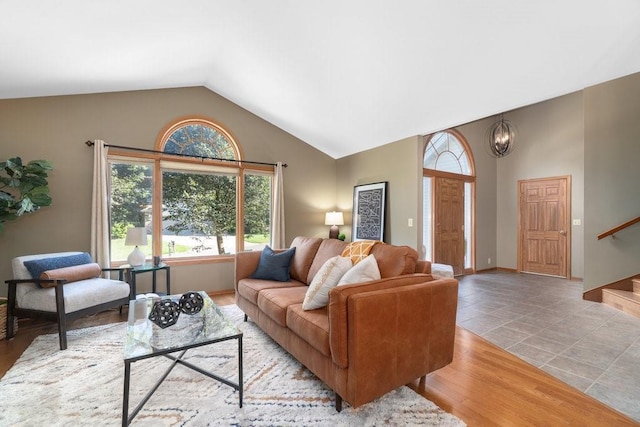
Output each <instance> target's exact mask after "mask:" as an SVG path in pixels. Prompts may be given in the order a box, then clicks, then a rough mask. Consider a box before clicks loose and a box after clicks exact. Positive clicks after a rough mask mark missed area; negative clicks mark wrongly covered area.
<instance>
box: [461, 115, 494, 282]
mask: <svg viewBox="0 0 640 427" xmlns="http://www.w3.org/2000/svg"><path fill="white" fill-rule="evenodd" d="M493 122H494V118H489V119H483V120H478V121H475V122H472V123H468V124H466V125H462V126H458V127H457V128H456V130H457V131H458V132H460V133H461V134H462V135H463V136H464V138H465V139H466V140H467V143H468V144H469V148H470V149H471V154H472V155H473V162H474V164H475V174H476V186H475V188H476V194H475V219H476V220H475V224H476V228H475V238H476V253H475V266H476V269H477V270H485V269H488V268H495V267H496V266H497V265H498V259H497V258H498V257H497V248H496V216H497V208H498V206H497V200H496V199H497V197H496V159H495V158H494V157H492V156H490V155H489V153H488V150H487V148H486V145H485V134H486V133H487V129H489V127H490V126H491V125H492V124H493ZM489 258H490V259H491V262H489Z"/></svg>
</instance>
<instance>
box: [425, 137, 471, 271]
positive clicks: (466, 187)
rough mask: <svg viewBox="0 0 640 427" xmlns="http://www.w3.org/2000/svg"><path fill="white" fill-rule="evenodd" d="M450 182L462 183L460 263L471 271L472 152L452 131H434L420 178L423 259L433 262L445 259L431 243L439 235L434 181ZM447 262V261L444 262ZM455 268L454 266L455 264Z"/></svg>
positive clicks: (428, 140)
mask: <svg viewBox="0 0 640 427" xmlns="http://www.w3.org/2000/svg"><path fill="white" fill-rule="evenodd" d="M441 178H443V179H450V180H458V181H463V182H464V183H463V187H462V191H463V194H464V196H463V198H464V203H463V204H461V205H460V206H461V207H462V209H463V211H462V212H459V214H460V215H461V216H462V221H463V223H464V230H463V235H462V239H463V240H464V241H463V242H461V243H462V246H463V248H464V259H463V260H461V264H462V265H463V267H464V269H472V268H473V260H472V256H473V251H472V249H473V233H472V230H473V223H472V212H473V192H474V187H473V186H474V184H475V176H474V170H473V160H472V158H471V150H470V149H469V148H468V145H467V143H466V141H465V140H464V137H463V136H462V135H461V134H459V133H458V132H455V131H453V130H447V131H444V132H437V133H435V134H433V135H431V136H430V137H428V138H427V144H426V147H425V152H424V163H423V178H422V203H423V206H422V242H423V243H422V245H423V252H424V257H425V259H428V260H434V259H440V258H443V257H444V258H446V256H445V255H443V254H442V253H441V252H438V250H437V248H434V242H435V241H436V240H437V238H436V235H435V233H437V232H438V230H439V228H438V226H437V224H434V223H437V222H438V219H437V218H436V216H437V215H436V214H435V212H438V211H439V207H438V206H436V200H437V197H436V195H435V194H434V191H435V188H436V185H435V184H436V179H441ZM447 262H450V261H449V260H447ZM454 267H455V265H454Z"/></svg>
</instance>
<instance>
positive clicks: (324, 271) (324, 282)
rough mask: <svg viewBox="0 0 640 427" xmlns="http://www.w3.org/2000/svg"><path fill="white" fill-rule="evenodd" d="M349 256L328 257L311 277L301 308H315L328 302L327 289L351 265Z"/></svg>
mask: <svg viewBox="0 0 640 427" xmlns="http://www.w3.org/2000/svg"><path fill="white" fill-rule="evenodd" d="M352 265H353V264H352V263H351V258H345V257H341V256H334V257H333V258H329V259H328V260H327V261H326V262H325V263H324V264H322V267H320V270H318V272H317V273H316V275H315V276H314V277H313V280H312V281H311V283H310V284H309V289H307V293H306V294H305V296H304V301H303V302H302V309H303V310H315V309H316V308H322V307H325V306H326V305H327V304H329V291H330V290H331V289H332V288H334V287H335V286H336V285H337V284H338V280H340V278H341V277H342V275H343V274H344V273H346V272H347V271H348V270H349V269H350V268H351V266H352Z"/></svg>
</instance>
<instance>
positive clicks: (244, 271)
mask: <svg viewBox="0 0 640 427" xmlns="http://www.w3.org/2000/svg"><path fill="white" fill-rule="evenodd" d="M261 253H262V251H243V252H237V253H236V255H235V277H234V288H235V289H236V291H237V290H238V282H239V281H240V280H242V279H246V278H247V277H249V276H251V275H252V274H253V272H254V271H256V268H258V264H259V263H260V254H261Z"/></svg>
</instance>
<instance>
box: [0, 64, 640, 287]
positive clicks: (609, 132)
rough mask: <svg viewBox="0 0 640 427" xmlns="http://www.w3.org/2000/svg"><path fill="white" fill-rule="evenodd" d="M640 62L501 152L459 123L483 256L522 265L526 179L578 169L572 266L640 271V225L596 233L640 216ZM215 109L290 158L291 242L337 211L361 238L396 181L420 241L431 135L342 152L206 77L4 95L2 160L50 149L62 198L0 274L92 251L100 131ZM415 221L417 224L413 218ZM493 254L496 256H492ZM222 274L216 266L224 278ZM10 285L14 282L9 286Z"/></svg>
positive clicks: (31, 222)
mask: <svg viewBox="0 0 640 427" xmlns="http://www.w3.org/2000/svg"><path fill="white" fill-rule="evenodd" d="M639 100H640V74H636V75H632V76H628V77H625V78H623V79H618V80H614V81H612V82H608V83H605V84H602V85H598V86H594V87H591V88H587V89H585V90H584V91H581V92H576V93H572V94H569V95H566V96H562V97H559V98H555V99H551V100H549V101H545V102H541V103H539V104H535V105H532V106H529V107H525V108H520V109H518V110H514V111H512V112H510V113H508V114H506V118H507V119H509V120H511V121H512V122H513V123H514V124H515V125H516V126H517V128H518V132H519V133H518V146H517V147H516V150H515V151H514V152H513V153H511V154H510V155H509V156H507V157H505V158H503V159H494V158H492V157H490V156H489V155H488V154H487V152H486V148H485V145H484V144H485V142H484V138H485V133H486V131H487V129H488V128H489V126H490V125H491V124H492V122H493V121H494V119H495V118H493V117H492V118H487V119H483V120H478V121H475V122H472V123H469V124H465V125H462V126H459V127H457V130H458V131H460V132H461V133H462V134H463V135H464V137H465V138H466V139H467V141H468V143H469V145H470V148H471V150H472V154H473V157H474V162H475V165H476V175H477V184H476V213H475V214H476V223H477V227H476V230H475V235H476V242H477V244H476V268H477V269H480V270H481V269H485V268H490V267H495V266H498V267H504V268H516V267H517V193H516V189H517V182H518V180H520V179H531V178H542V177H549V176H560V175H570V176H571V179H572V181H571V182H572V192H571V194H572V199H571V203H572V207H571V218H572V219H579V220H580V221H581V225H580V226H572V229H571V240H572V245H571V247H572V259H571V274H572V276H573V277H583V278H584V282H585V285H584V287H585V290H589V289H592V288H594V287H597V286H601V285H604V284H607V283H610V282H613V281H615V280H618V279H620V278H624V277H628V276H631V275H634V274H637V272H638V268H637V267H636V264H637V259H639V256H640V238H639V236H638V233H640V226H638V225H636V226H634V227H632V228H630V229H628V230H627V231H625V232H623V233H620V234H619V235H617V239H615V240H613V239H607V240H605V241H597V240H596V238H595V236H596V235H597V234H599V233H601V232H602V231H604V230H606V229H608V228H611V227H613V226H615V225H617V224H619V223H622V222H625V221H627V220H629V219H632V218H635V217H637V216H639V215H640V198H638V197H637V191H636V187H637V182H638V181H639V180H640V176H639V175H640V169H639V168H638V167H637V163H638V162H637V160H638V159H639V158H640V144H638V135H640V121H639V120H638V119H637V118H638V117H640V101H639ZM189 114H200V115H205V116H209V117H211V118H212V119H214V121H217V122H219V123H220V124H221V125H223V126H224V127H226V128H227V129H228V130H230V131H231V132H232V134H233V135H234V136H235V138H236V139H237V140H238V142H239V143H240V144H241V146H242V147H243V149H244V153H245V156H246V158H247V159H250V160H259V161H265V162H276V161H283V162H286V163H288V164H289V167H288V168H287V169H286V170H285V193H286V195H285V197H286V199H285V206H286V216H287V228H286V231H287V233H286V234H287V242H290V241H291V240H292V239H293V237H295V236H296V235H307V236H321V237H324V236H326V235H327V234H328V227H326V226H325V225H323V222H324V213H325V212H326V211H329V210H333V209H337V210H341V211H344V212H345V225H344V226H342V227H340V229H341V231H342V232H344V233H345V234H346V235H347V239H348V240H350V239H351V220H352V218H351V208H352V204H353V187H354V186H355V185H359V184H367V183H372V182H380V181H387V182H388V183H389V187H388V210H387V220H388V222H387V232H386V234H385V236H386V238H385V240H386V241H388V242H390V243H393V244H405V245H410V246H413V247H416V248H419V247H420V246H421V244H422V243H421V237H420V236H421V224H420V222H421V208H420V206H421V204H422V200H421V191H422V189H421V179H420V177H421V168H422V149H423V145H422V144H423V139H422V137H420V136H414V137H409V138H405V139H402V140H400V141H396V142H393V143H390V144H387V145H384V146H382V147H378V148H375V149H372V150H367V151H365V152H362V153H358V154H354V155H352V156H348V157H344V158H341V159H338V160H334V159H332V158H330V157H328V156H326V155H324V154H322V153H321V152H319V151H317V150H315V149H314V148H312V147H310V146H309V145H307V144H305V143H304V142H303V141H300V140H299V139H297V138H294V137H293V136H291V135H289V134H287V133H286V132H283V131H282V130H280V129H278V128H276V127H274V126H272V125H271V124H269V123H267V122H266V121H264V120H262V119H260V118H259V117H256V116H255V115H253V114H251V113H249V112H247V111H245V110H243V109H242V108H240V107H238V106H237V105H235V104H233V103H231V102H229V101H227V100H225V99H224V98H222V97H220V96H218V95H216V94H215V93H212V92H210V91H209V90H207V89H205V88H185V89H168V90H157V91H140V92H123V93H110V94H97V95H79V96H68V97H50V98H33V99H18V100H0V158H2V159H4V158H7V157H12V156H15V155H20V156H22V157H23V158H25V159H27V160H31V159H35V158H45V159H49V160H52V161H53V162H54V165H55V166H56V169H55V171H53V172H52V174H51V179H50V183H51V189H52V195H53V198H54V205H53V206H51V207H49V208H45V209H43V210H42V211H40V212H38V213H36V214H33V215H28V216H25V217H23V218H21V219H19V220H18V221H16V222H13V223H8V224H6V229H5V232H4V233H3V234H2V235H0V255H1V257H0V277H2V278H7V277H9V276H10V267H9V264H10V259H11V258H12V257H14V256H16V255H21V254H26V253H36V252H47V251H58V250H76V249H80V250H88V247H89V231H88V230H89V221H90V212H89V200H90V187H91V169H92V163H91V161H92V160H91V158H92V150H91V149H88V148H87V147H85V146H84V144H83V143H84V141H86V140H87V139H95V138H100V139H104V140H106V141H107V142H110V143H113V144H119V145H129V146H136V147H143V148H150V147H152V145H153V143H154V141H155V139H156V136H157V133H158V132H159V131H160V129H161V128H162V127H163V126H164V125H165V124H166V123H167V122H169V121H171V120H173V119H175V118H177V117H181V116H185V115H189ZM409 218H413V219H414V227H409V226H408V224H407V220H408V219H409ZM489 258H491V261H492V262H491V263H489V262H488V259H489ZM172 277H174V278H175V280H174V289H175V291H176V292H180V291H186V290H189V289H205V290H217V289H228V288H230V287H231V283H232V277H233V265H232V264H231V263H219V264H205V265H196V266H189V267H180V268H175V269H174V272H173V274H172ZM211 277H216V278H217V279H216V280H215V281H211V279H209V278H211ZM4 292H6V291H4Z"/></svg>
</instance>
